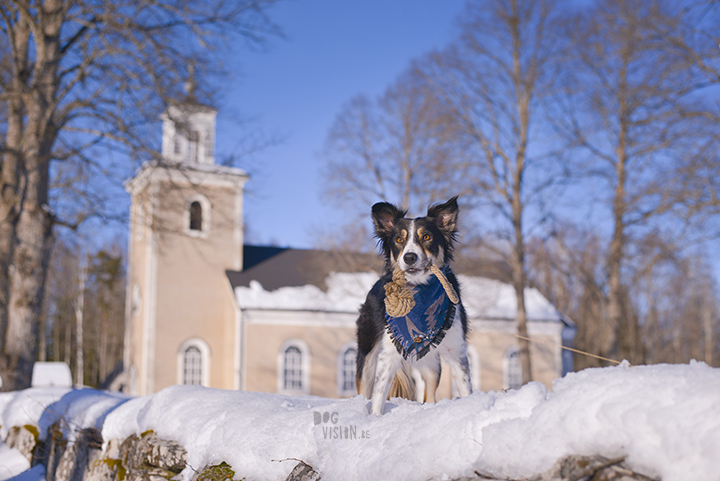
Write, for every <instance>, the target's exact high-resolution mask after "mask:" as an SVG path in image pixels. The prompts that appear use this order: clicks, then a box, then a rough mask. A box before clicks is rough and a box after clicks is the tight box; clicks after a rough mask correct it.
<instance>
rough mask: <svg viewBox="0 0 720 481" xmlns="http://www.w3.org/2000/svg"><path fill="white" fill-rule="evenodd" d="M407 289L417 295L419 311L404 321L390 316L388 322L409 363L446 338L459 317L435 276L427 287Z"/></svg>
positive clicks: (397, 346) (415, 296) (400, 350)
mask: <svg viewBox="0 0 720 481" xmlns="http://www.w3.org/2000/svg"><path fill="white" fill-rule="evenodd" d="M443 271H445V269H443ZM407 288H408V289H409V290H410V292H412V294H413V299H415V307H413V308H412V310H411V311H410V312H409V313H408V314H407V315H405V316H403V317H391V316H390V315H389V314H388V313H387V312H386V313H385V319H386V320H387V324H388V325H387V330H388V333H389V334H390V337H391V338H392V340H393V343H394V344H395V347H396V348H397V350H398V352H399V353H400V354H401V355H402V356H403V357H404V358H405V359H408V358H410V360H418V359H421V358H422V357H423V356H424V355H425V354H427V353H428V352H429V351H430V348H431V347H433V346H437V345H438V344H440V341H442V339H443V337H445V331H446V330H448V329H449V328H450V326H451V325H452V320H453V317H454V316H455V305H454V304H452V303H451V302H450V299H449V298H448V296H447V294H446V293H445V289H444V288H443V286H442V284H441V283H440V281H439V280H438V279H437V277H435V276H431V277H430V280H429V281H428V282H427V283H426V284H422V285H417V286H412V285H410V284H408V285H407Z"/></svg>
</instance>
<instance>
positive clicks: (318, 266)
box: [226, 245, 382, 291]
mask: <svg viewBox="0 0 720 481" xmlns="http://www.w3.org/2000/svg"><path fill="white" fill-rule="evenodd" d="M243 265H244V269H243V270H242V271H226V273H227V276H228V279H229V280H230V285H231V286H232V288H233V289H235V288H236V287H240V286H242V287H249V286H250V281H256V282H259V283H260V284H262V286H263V288H265V289H267V290H270V291H274V290H276V289H279V288H281V287H297V286H305V285H313V286H316V287H318V288H320V289H322V290H327V286H326V285H325V281H326V279H327V277H328V274H329V273H330V272H368V271H375V272H378V273H379V272H380V270H381V269H382V259H380V257H379V256H378V255H376V254H367V253H354V252H353V253H350V252H342V251H323V250H312V249H290V248H284V247H271V246H253V245H246V246H244V247H243Z"/></svg>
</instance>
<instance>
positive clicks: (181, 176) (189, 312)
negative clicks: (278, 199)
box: [125, 84, 248, 395]
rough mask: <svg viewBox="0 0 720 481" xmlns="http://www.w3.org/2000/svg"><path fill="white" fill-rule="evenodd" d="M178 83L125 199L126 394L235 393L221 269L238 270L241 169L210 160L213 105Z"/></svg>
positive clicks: (232, 320) (235, 334)
mask: <svg viewBox="0 0 720 481" xmlns="http://www.w3.org/2000/svg"><path fill="white" fill-rule="evenodd" d="M193 90H194V89H193V86H192V84H190V88H188V97H187V98H186V99H185V100H184V101H183V102H178V103H175V104H172V105H170V106H168V108H167V110H166V111H165V113H164V114H163V115H162V121H163V128H162V134H163V136H162V157H163V160H162V162H146V163H145V164H144V165H143V166H142V167H141V168H140V170H139V171H138V172H137V174H136V175H135V177H134V178H132V179H130V180H129V181H128V182H127V183H126V190H127V191H128V192H129V193H130V196H131V207H130V209H131V210H130V232H129V243H128V246H129V247H128V288H127V304H126V333H125V366H126V375H127V384H128V387H129V389H128V390H129V392H130V393H131V394H135V395H145V394H150V393H153V392H156V391H158V390H160V389H162V388H164V387H167V386H170V385H173V384H200V385H204V386H211V387H218V388H226V389H237V388H238V387H239V362H240V361H239V357H240V356H239V336H240V333H239V330H238V326H237V324H238V323H237V321H236V314H235V312H236V311H235V307H234V299H233V293H232V291H231V289H230V287H229V285H228V282H227V279H226V276H225V271H226V270H228V269H230V270H242V264H243V259H242V253H243V189H244V185H245V182H246V181H247V180H248V176H247V174H246V173H245V172H244V171H243V170H241V169H237V168H233V167H224V166H220V165H217V164H215V148H214V145H215V120H216V116H217V111H216V110H215V109H213V108H211V107H209V106H207V105H203V104H201V103H198V102H197V101H196V100H195V98H194V95H193Z"/></svg>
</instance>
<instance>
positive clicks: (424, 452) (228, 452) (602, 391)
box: [0, 362, 720, 481]
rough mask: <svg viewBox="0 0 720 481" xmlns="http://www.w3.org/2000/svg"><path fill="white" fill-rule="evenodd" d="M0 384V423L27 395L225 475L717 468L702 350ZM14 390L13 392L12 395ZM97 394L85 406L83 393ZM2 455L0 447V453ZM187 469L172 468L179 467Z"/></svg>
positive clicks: (665, 474) (712, 382)
mask: <svg viewBox="0 0 720 481" xmlns="http://www.w3.org/2000/svg"><path fill="white" fill-rule="evenodd" d="M58 394H59V392H58V391H51V390H33V389H31V390H28V391H23V392H22V393H10V394H3V395H0V413H1V414H2V426H3V430H6V429H7V427H8V426H12V425H14V424H13V423H15V422H18V421H21V422H22V423H25V421H27V420H28V419H29V418H31V417H33V416H35V417H36V418H37V419H39V418H40V417H42V412H41V411H42V410H38V409H33V410H32V411H27V412H26V413H25V414H20V413H18V411H25V409H24V408H23V403H26V402H29V401H30V400H34V402H35V403H36V404H37V405H38V406H39V405H42V404H44V403H47V404H48V405H49V406H54V407H55V408H58V407H61V406H65V407H66V409H65V411H64V412H66V413H67V414H66V416H69V417H71V418H72V424H76V425H78V426H85V425H96V426H98V425H100V424H101V425H102V433H103V438H104V439H105V440H106V441H107V440H109V439H113V438H116V439H123V438H125V437H127V436H129V435H131V434H140V433H142V432H144V431H147V430H150V429H152V430H154V431H155V432H156V433H157V435H158V436H160V437H162V438H168V439H173V440H175V441H178V442H179V443H180V444H181V445H183V446H184V447H185V448H186V449H187V450H188V464H189V466H191V467H192V468H194V469H199V468H202V467H203V466H205V465H208V464H217V463H219V462H221V461H226V462H228V463H229V464H230V465H231V466H232V467H233V469H234V470H235V472H236V475H237V476H238V477H246V478H247V479H270V480H272V479H277V480H283V479H285V477H286V476H287V475H288V473H289V472H290V471H291V470H292V468H293V467H294V466H295V464H296V463H297V461H296V459H301V460H303V461H305V462H306V463H308V464H310V465H311V466H313V468H315V469H316V470H317V471H318V472H320V474H321V475H322V477H323V479H324V480H330V481H332V480H355V479H358V480H359V479H362V480H367V479H387V478H389V477H390V478H393V479H406V480H423V481H424V480H428V479H452V478H454V477H459V476H463V475H471V474H472V473H473V471H478V472H481V473H484V474H489V475H494V476H496V477H507V478H528V477H531V476H533V475H537V474H539V473H542V472H544V471H546V470H547V469H549V468H550V467H551V466H552V464H553V463H554V462H555V461H556V460H557V459H559V458H562V457H564V456H567V455H570V454H586V455H595V454H599V455H603V456H606V457H619V456H627V463H628V464H629V465H630V467H631V468H633V469H634V470H636V471H638V472H641V473H644V474H646V475H650V476H654V477H660V478H662V479H663V480H664V481H686V480H688V479H692V480H694V481H712V480H717V479H718V474H717V473H718V468H717V466H718V464H717V463H718V462H717V456H718V453H720V436H718V433H719V432H720V369H717V368H711V367H708V366H707V365H705V364H703V363H698V362H692V363H690V364H689V365H656V366H639V367H630V366H629V365H627V364H625V365H621V366H617V367H612V368H603V369H588V370H584V371H581V372H579V373H571V374H568V375H567V376H565V377H564V378H563V379H560V380H557V381H556V382H555V383H554V385H553V389H552V391H548V390H547V389H546V388H545V387H544V386H543V385H541V384H539V383H531V384H528V385H526V386H524V387H523V388H522V389H519V390H517V391H508V392H497V393H496V392H490V393H481V392H477V393H474V394H472V395H471V396H469V397H467V398H464V399H458V400H452V401H451V400H444V401H441V402H439V403H437V404H434V405H431V404H419V403H415V402H410V401H405V400H393V402H390V403H387V405H386V414H385V415H383V416H382V417H375V416H370V415H368V414H367V412H368V401H367V400H365V399H362V398H361V397H360V396H356V397H354V398H351V399H344V400H337V399H325V398H318V397H291V396H282V395H277V394H267V393H251V392H237V391H221V390H215V389H207V388H201V387H194V386H174V387H170V388H167V389H165V390H163V391H161V392H159V393H157V394H154V395H151V396H146V397H141V398H134V399H130V400H128V401H127V402H125V401H126V399H125V398H123V397H120V396H117V395H112V394H108V393H98V392H93V391H90V390H80V391H66V393H65V394H64V395H63V396H61V399H60V400H56V401H54V402H52V401H50V402H48V400H49V399H50V398H52V397H53V396H57V395H58ZM23 400H24V401H23ZM96 403H97V404H98V406H97V407H96V406H94V404H96ZM0 462H1V459H0ZM192 468H187V469H186V471H185V472H184V474H185V478H186V479H189V478H190V477H191V475H192V472H193V471H192Z"/></svg>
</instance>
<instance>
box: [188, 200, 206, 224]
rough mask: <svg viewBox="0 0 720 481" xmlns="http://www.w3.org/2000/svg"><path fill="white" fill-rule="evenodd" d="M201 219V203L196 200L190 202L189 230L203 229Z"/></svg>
mask: <svg viewBox="0 0 720 481" xmlns="http://www.w3.org/2000/svg"><path fill="white" fill-rule="evenodd" d="M202 220H203V219H202V205H200V202H198V201H197V200H196V201H195V202H192V203H191V204H190V230H200V231H201V230H203V229H202Z"/></svg>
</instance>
